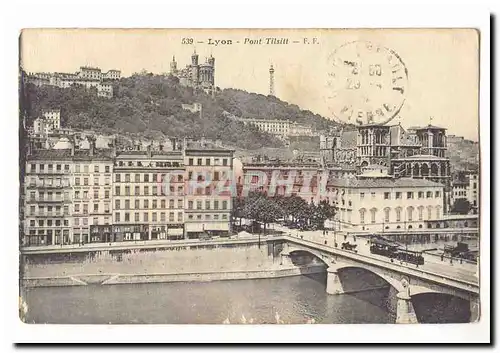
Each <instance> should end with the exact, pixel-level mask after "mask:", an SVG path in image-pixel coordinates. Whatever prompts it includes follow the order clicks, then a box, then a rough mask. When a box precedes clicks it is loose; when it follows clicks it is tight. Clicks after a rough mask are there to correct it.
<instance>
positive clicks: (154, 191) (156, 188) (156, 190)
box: [152, 185, 158, 195]
mask: <svg viewBox="0 0 500 353" xmlns="http://www.w3.org/2000/svg"><path fill="white" fill-rule="evenodd" d="M152 194H153V195H158V187H157V186H156V185H155V186H153V191H152Z"/></svg>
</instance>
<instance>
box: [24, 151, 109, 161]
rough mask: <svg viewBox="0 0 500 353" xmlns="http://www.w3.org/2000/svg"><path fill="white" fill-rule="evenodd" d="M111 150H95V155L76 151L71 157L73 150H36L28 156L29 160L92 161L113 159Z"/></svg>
mask: <svg viewBox="0 0 500 353" xmlns="http://www.w3.org/2000/svg"><path fill="white" fill-rule="evenodd" d="M111 158H112V151H111V150H101V149H96V150H94V155H93V156H91V155H90V151H89V150H75V152H74V155H71V149H51V150H45V149H44V150H34V151H33V152H32V154H30V155H28V156H27V160H68V161H69V160H90V159H96V160H98V159H111Z"/></svg>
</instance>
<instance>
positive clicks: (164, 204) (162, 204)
mask: <svg viewBox="0 0 500 353" xmlns="http://www.w3.org/2000/svg"><path fill="white" fill-rule="evenodd" d="M166 207H167V206H166V201H165V200H161V208H166Z"/></svg>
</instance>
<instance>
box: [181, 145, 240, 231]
mask: <svg viewBox="0 0 500 353" xmlns="http://www.w3.org/2000/svg"><path fill="white" fill-rule="evenodd" d="M184 165H185V177H186V182H187V183H186V190H187V191H186V197H185V204H184V211H185V215H186V217H185V235H186V237H187V238H198V237H200V235H201V234H203V233H205V232H208V233H210V234H214V235H226V234H229V233H230V232H231V227H230V226H231V222H230V221H231V209H232V193H233V191H232V190H233V189H232V188H233V187H234V186H233V151H231V150H226V149H222V148H214V147H208V146H204V145H203V144H193V145H190V146H187V147H186V150H185V154H184Z"/></svg>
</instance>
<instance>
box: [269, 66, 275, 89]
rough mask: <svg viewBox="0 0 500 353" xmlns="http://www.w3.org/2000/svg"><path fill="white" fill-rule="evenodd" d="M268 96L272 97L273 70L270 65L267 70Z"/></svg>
mask: <svg viewBox="0 0 500 353" xmlns="http://www.w3.org/2000/svg"><path fill="white" fill-rule="evenodd" d="M269 95H270V96H274V68H273V65H272V64H271V67H270V68H269Z"/></svg>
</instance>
